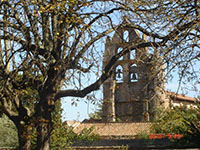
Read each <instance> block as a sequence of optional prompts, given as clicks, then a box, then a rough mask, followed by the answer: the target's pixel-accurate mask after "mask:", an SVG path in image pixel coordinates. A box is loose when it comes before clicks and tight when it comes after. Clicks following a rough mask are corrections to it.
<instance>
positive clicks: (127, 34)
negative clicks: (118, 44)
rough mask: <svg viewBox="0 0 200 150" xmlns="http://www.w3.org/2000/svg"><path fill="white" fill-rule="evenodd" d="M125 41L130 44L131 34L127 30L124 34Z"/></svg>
mask: <svg viewBox="0 0 200 150" xmlns="http://www.w3.org/2000/svg"><path fill="white" fill-rule="evenodd" d="M123 40H124V42H129V32H128V31H127V30H126V31H124V33H123Z"/></svg>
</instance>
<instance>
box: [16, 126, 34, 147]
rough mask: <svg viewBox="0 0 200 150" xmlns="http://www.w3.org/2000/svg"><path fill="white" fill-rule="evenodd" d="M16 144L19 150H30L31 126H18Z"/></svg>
mask: <svg viewBox="0 0 200 150" xmlns="http://www.w3.org/2000/svg"><path fill="white" fill-rule="evenodd" d="M17 130H18V142H19V149H20V150H31V136H32V135H31V133H32V132H31V126H30V125H18V126H17Z"/></svg>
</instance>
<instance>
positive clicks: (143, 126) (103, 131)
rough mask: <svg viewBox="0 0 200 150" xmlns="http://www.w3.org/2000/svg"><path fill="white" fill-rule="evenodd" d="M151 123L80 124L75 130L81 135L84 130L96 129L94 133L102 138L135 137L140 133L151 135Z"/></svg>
mask: <svg viewBox="0 0 200 150" xmlns="http://www.w3.org/2000/svg"><path fill="white" fill-rule="evenodd" d="M151 126H152V124H151V123H141V122H140V123H135V122H134V123H80V124H79V125H78V126H76V127H75V128H74V131H75V132H76V133H80V132H81V131H82V130H83V129H84V128H87V129H88V128H90V127H94V130H93V132H94V133H96V134H99V135H100V136H102V137H116V136H118V137H124V138H125V137H126V136H127V137H131V136H132V137H134V136H136V135H138V134H140V133H146V134H149V133H150V128H151Z"/></svg>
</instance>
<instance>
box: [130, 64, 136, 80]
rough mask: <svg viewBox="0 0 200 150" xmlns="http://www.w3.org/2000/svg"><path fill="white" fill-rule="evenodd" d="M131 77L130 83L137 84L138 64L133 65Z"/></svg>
mask: <svg viewBox="0 0 200 150" xmlns="http://www.w3.org/2000/svg"><path fill="white" fill-rule="evenodd" d="M129 77H130V82H137V81H138V74H137V65H136V64H132V65H131V67H130V72H129Z"/></svg>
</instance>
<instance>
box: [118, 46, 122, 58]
mask: <svg viewBox="0 0 200 150" xmlns="http://www.w3.org/2000/svg"><path fill="white" fill-rule="evenodd" d="M122 50H123V49H122V48H121V47H120V48H118V49H117V53H120V52H121V51H122ZM118 60H123V56H121V57H120V58H119V59H118Z"/></svg>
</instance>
